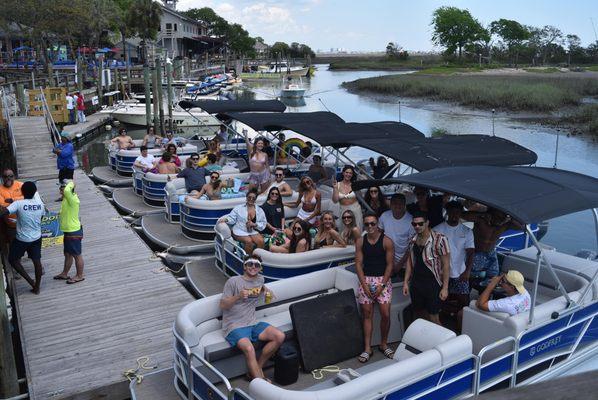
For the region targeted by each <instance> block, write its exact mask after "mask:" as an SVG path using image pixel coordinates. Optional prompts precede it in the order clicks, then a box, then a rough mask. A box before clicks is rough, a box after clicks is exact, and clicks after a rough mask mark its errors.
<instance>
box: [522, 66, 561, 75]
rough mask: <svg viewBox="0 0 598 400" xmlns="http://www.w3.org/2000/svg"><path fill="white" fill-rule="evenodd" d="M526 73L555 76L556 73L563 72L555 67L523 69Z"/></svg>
mask: <svg viewBox="0 0 598 400" xmlns="http://www.w3.org/2000/svg"><path fill="white" fill-rule="evenodd" d="M523 70H524V71H527V72H532V73H538V74H554V73H555V72H561V70H560V69H558V68H555V67H549V68H523Z"/></svg>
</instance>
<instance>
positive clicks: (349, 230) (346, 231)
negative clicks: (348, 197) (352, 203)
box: [341, 210, 357, 243]
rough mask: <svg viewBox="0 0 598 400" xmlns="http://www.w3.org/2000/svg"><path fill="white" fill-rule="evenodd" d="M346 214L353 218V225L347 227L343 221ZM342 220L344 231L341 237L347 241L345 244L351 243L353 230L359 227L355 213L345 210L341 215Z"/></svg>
mask: <svg viewBox="0 0 598 400" xmlns="http://www.w3.org/2000/svg"><path fill="white" fill-rule="evenodd" d="M345 214H349V215H350V216H351V223H350V224H349V225H345V220H344V219H342V218H343V216H344V215H345ZM341 220H342V222H343V230H342V232H341V237H342V238H343V240H344V241H345V243H350V242H351V241H352V237H351V235H352V231H353V228H356V227H357V221H355V213H354V212H353V211H351V210H345V211H343V212H342V214H341Z"/></svg>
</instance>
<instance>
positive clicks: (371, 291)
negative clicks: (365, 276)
mask: <svg viewBox="0 0 598 400" xmlns="http://www.w3.org/2000/svg"><path fill="white" fill-rule="evenodd" d="M377 289H378V287H377V286H376V284H375V283H373V282H372V283H370V293H371V294H374V293H376V290H377Z"/></svg>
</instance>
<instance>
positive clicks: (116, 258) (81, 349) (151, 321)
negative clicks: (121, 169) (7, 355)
mask: <svg viewBox="0 0 598 400" xmlns="http://www.w3.org/2000/svg"><path fill="white" fill-rule="evenodd" d="M32 177H33V176H32ZM75 182H76V184H77V187H76V192H77V193H78V194H79V198H80V199H81V212H80V214H81V220H82V224H83V227H84V228H83V229H84V235H85V236H84V240H83V255H84V259H85V276H86V279H85V281H83V282H81V283H77V284H75V285H67V284H65V282H64V281H59V280H53V279H52V277H53V276H54V275H56V274H58V273H59V272H60V271H61V270H62V265H63V260H64V257H63V253H62V246H61V245H56V246H52V247H48V248H44V249H43V250H42V263H43V265H44V268H45V275H44V277H43V280H42V286H41V293H40V295H38V296H36V295H34V294H32V293H31V292H30V291H29V289H30V288H29V286H28V285H27V284H26V283H25V281H24V280H23V279H21V280H19V281H16V292H17V296H16V297H17V298H16V307H15V309H16V311H17V313H18V317H19V328H20V333H21V342H22V347H23V355H24V360H25V367H26V372H27V384H28V387H29V395H30V398H31V399H49V398H51V399H63V398H77V399H91V398H94V399H95V398H109V399H117V400H118V399H125V398H129V397H130V395H129V385H128V381H127V380H126V379H125V378H124V376H123V372H124V371H125V370H126V369H129V368H135V367H136V360H137V358H139V357H143V356H149V357H150V358H151V361H152V362H155V363H157V369H165V368H170V367H171V366H172V357H173V356H172V332H171V330H172V325H173V322H174V319H175V317H176V315H177V313H178V311H179V310H180V309H181V308H182V307H183V306H184V305H185V304H187V303H189V302H190V301H192V300H193V298H192V296H191V295H190V294H189V293H188V292H187V291H186V290H185V289H184V288H183V286H181V285H180V284H179V283H178V282H177V280H176V279H175V278H174V277H173V276H172V274H170V273H169V272H164V270H163V269H162V268H163V264H162V263H161V262H160V261H158V260H157V259H156V258H155V257H153V254H152V252H151V251H150V249H149V248H148V247H147V245H146V244H145V243H144V242H143V241H142V240H141V239H140V238H139V236H138V235H137V234H136V233H135V232H134V231H133V230H132V229H130V228H129V227H128V224H127V223H126V222H125V221H124V220H123V219H122V218H121V217H120V216H119V214H118V213H117V212H116V210H115V209H114V208H113V207H112V205H110V203H109V202H108V201H107V200H106V198H105V197H104V196H103V195H102V194H101V193H100V191H99V190H98V189H97V188H96V187H95V186H94V185H93V184H92V182H91V180H90V179H89V178H88V177H87V176H86V175H85V174H84V173H83V172H82V171H81V170H77V171H76V172H75ZM38 189H39V191H40V193H41V194H42V196H43V198H44V200H45V201H46V205H47V206H48V207H49V208H50V209H52V210H54V211H56V210H58V209H59V207H60V203H57V202H54V201H53V200H54V199H56V197H57V196H58V187H57V185H56V180H55V179H51V180H41V181H38ZM23 260H24V261H26V262H25V263H24V265H25V268H26V269H27V270H28V271H29V273H30V274H32V273H33V266H32V265H31V263H30V261H29V260H28V259H23ZM73 269H74V266H73ZM73 271H74V270H73ZM146 372H147V371H146Z"/></svg>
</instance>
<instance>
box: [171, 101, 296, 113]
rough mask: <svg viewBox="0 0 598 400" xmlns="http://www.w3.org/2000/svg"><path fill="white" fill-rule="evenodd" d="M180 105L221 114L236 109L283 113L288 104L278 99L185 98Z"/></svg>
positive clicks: (184, 107) (185, 108) (186, 108)
mask: <svg viewBox="0 0 598 400" xmlns="http://www.w3.org/2000/svg"><path fill="white" fill-rule="evenodd" d="M179 106H181V107H182V108H183V109H184V110H188V109H190V108H201V109H202V110H204V111H205V112H207V113H208V114H219V113H225V112H234V111H243V112H249V111H263V112H273V113H281V112H283V111H284V110H286V109H287V106H285V105H284V104H283V103H282V102H280V101H278V100H250V101H246V100H199V101H187V100H183V101H180V102H179Z"/></svg>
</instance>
